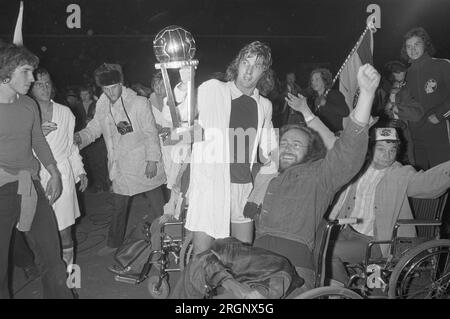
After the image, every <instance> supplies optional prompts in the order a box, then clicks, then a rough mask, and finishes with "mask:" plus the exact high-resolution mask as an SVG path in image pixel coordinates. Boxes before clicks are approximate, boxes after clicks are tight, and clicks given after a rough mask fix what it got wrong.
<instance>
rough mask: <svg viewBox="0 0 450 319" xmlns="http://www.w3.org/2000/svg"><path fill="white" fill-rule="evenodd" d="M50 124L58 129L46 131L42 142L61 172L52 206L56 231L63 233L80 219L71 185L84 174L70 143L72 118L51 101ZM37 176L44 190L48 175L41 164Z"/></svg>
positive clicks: (74, 148)
mask: <svg viewBox="0 0 450 319" xmlns="http://www.w3.org/2000/svg"><path fill="white" fill-rule="evenodd" d="M51 121H52V122H54V123H56V124H57V125H58V128H57V129H56V130H54V131H53V132H50V133H49V134H48V135H47V136H46V139H47V142H48V144H49V145H50V149H51V150H52V153H53V156H54V157H55V160H56V163H57V166H58V169H59V171H60V172H61V179H62V187H63V189H62V193H61V196H60V197H59V198H58V199H57V200H56V201H55V203H53V205H52V207H53V210H54V211H55V215H56V219H57V221H58V229H59V230H63V229H65V228H67V227H69V226H71V225H73V224H74V223H75V219H76V218H78V217H79V216H80V208H79V206H78V199H77V193H76V189H75V183H77V182H78V181H79V176H80V175H81V174H86V172H85V170H84V168H83V162H82V159H81V156H80V152H79V150H78V147H77V146H76V145H75V144H74V143H73V133H74V128H75V116H74V115H73V114H72V112H71V111H70V109H69V108H68V107H67V106H64V105H61V104H58V103H55V102H53V115H52V120H51ZM39 176H40V178H41V184H42V187H43V188H44V189H46V187H47V183H48V181H49V180H50V174H49V173H48V171H47V170H46V169H45V168H44V167H43V166H42V164H41V170H40V172H39Z"/></svg>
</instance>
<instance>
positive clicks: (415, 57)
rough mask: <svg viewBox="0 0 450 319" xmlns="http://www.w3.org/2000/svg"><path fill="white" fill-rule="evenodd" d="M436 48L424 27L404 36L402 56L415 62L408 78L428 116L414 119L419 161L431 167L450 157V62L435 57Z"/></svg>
mask: <svg viewBox="0 0 450 319" xmlns="http://www.w3.org/2000/svg"><path fill="white" fill-rule="evenodd" d="M433 54H434V48H433V45H432V43H431V39H430V37H429V35H428V34H427V32H426V31H425V30H424V29H423V28H414V29H412V30H410V31H409V32H408V33H406V35H405V36H404V42H403V48H402V56H403V57H404V58H405V59H408V60H409V61H410V62H411V66H410V67H409V69H408V72H407V76H406V81H407V86H408V88H409V90H410V92H411V95H412V97H413V98H414V99H415V100H416V101H417V102H419V103H420V105H421V106H422V108H423V110H424V115H423V116H422V118H421V120H420V121H419V122H417V123H413V122H411V125H410V130H411V135H412V140H413V144H414V155H415V164H416V166H418V167H419V168H421V169H428V168H431V167H434V166H436V165H438V164H440V163H443V162H445V161H448V160H450V142H449V129H450V126H449V121H448V120H449V119H450V62H449V61H448V60H444V59H436V58H432V55H433Z"/></svg>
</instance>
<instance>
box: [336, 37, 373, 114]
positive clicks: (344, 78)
mask: <svg viewBox="0 0 450 319" xmlns="http://www.w3.org/2000/svg"><path fill="white" fill-rule="evenodd" d="M352 51H353V54H352V55H351V56H350V57H348V60H347V63H346V64H345V66H344V68H343V69H342V72H341V74H340V75H339V91H341V93H342V94H343V95H344V97H345V102H347V105H348V107H349V109H350V111H351V110H353V109H354V107H355V103H356V101H357V99H355V97H357V94H358V80H357V78H356V76H357V75H358V70H359V67H360V66H361V65H364V64H366V63H370V64H372V65H373V33H372V31H371V30H370V29H368V30H367V32H365V34H364V36H363V38H362V39H361V41H359V44H358V45H357V48H356V50H352Z"/></svg>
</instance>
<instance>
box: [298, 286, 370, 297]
mask: <svg viewBox="0 0 450 319" xmlns="http://www.w3.org/2000/svg"><path fill="white" fill-rule="evenodd" d="M295 299H363V297H362V296H360V295H358V294H357V293H356V292H354V291H352V290H350V289H347V288H343V287H332V286H326V287H318V288H314V289H311V290H308V291H306V292H304V293H302V294H300V295H298V296H297V297H295Z"/></svg>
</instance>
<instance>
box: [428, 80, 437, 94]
mask: <svg viewBox="0 0 450 319" xmlns="http://www.w3.org/2000/svg"><path fill="white" fill-rule="evenodd" d="M437 86H438V83H437V81H436V80H435V79H429V80H428V81H427V82H426V83H425V92H426V93H427V94H431V93H434V92H436V90H437Z"/></svg>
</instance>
